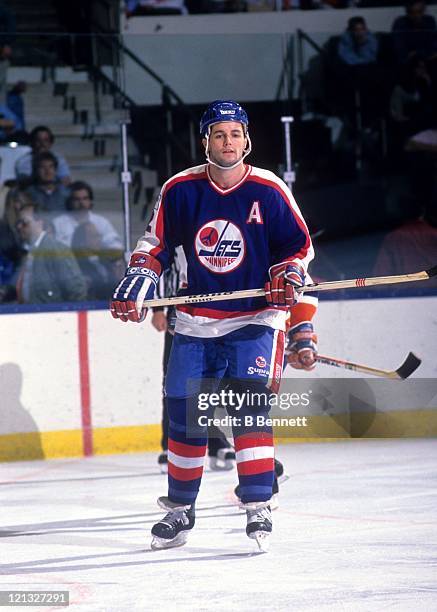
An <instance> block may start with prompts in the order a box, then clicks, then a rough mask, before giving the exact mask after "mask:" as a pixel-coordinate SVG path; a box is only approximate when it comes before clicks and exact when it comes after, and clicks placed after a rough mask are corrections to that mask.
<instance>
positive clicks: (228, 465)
mask: <svg viewBox="0 0 437 612" xmlns="http://www.w3.org/2000/svg"><path fill="white" fill-rule="evenodd" d="M209 467H210V468H211V470H215V471H220V470H223V471H224V470H232V469H233V468H234V467H235V450H234V449H233V448H232V447H229V448H219V449H218V451H217V453H216V454H215V455H209Z"/></svg>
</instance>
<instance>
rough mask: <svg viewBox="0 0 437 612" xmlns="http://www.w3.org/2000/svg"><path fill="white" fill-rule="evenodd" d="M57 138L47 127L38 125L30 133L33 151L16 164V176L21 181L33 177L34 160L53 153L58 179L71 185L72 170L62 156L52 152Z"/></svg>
mask: <svg viewBox="0 0 437 612" xmlns="http://www.w3.org/2000/svg"><path fill="white" fill-rule="evenodd" d="M54 142H55V137H54V136H53V133H52V131H51V130H50V129H49V128H48V127H46V126H45V125H38V126H37V127H35V128H34V129H33V130H32V131H31V132H30V146H31V147H32V150H31V151H30V152H29V153H26V154H25V155H23V156H22V157H20V159H18V160H17V162H16V164H15V175H16V177H17V179H18V180H19V181H26V180H30V179H31V176H32V169H33V162H34V158H35V157H36V156H37V155H39V154H41V153H51V154H52V155H54V156H55V157H56V160H57V169H56V178H57V179H58V180H59V181H61V182H62V183H63V184H64V185H68V184H69V183H70V180H71V179H70V168H69V167H68V164H67V162H66V161H65V159H64V157H63V156H62V155H59V153H55V152H54V151H52V146H53V143H54Z"/></svg>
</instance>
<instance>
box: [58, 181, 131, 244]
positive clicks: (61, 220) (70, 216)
mask: <svg viewBox="0 0 437 612" xmlns="http://www.w3.org/2000/svg"><path fill="white" fill-rule="evenodd" d="M70 191H71V193H70V197H69V198H68V199H67V202H66V208H67V212H65V213H64V214H61V215H58V216H57V217H55V218H54V219H53V220H52V227H53V232H54V235H55V238H56V239H57V240H59V241H60V242H62V243H64V244H65V245H66V246H68V247H70V248H71V245H72V239H73V234H74V231H75V230H76V228H77V227H78V226H79V225H81V224H82V223H92V224H93V225H94V226H95V228H96V230H97V232H98V235H99V236H100V240H101V247H102V250H106V251H107V250H117V251H119V250H122V249H123V245H122V241H121V238H120V236H119V234H118V233H117V231H116V230H115V228H114V226H113V225H112V223H111V222H110V221H108V219H106V218H105V217H103V216H102V215H99V214H97V213H95V212H93V210H92V208H93V205H94V194H93V190H92V187H91V185H89V184H88V183H85V182H84V181H75V182H74V183H71V185H70Z"/></svg>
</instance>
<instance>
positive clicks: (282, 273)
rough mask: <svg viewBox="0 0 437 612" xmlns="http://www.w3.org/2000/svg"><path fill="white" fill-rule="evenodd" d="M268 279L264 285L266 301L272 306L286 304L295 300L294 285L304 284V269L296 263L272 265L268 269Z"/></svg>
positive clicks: (290, 304) (291, 304)
mask: <svg viewBox="0 0 437 612" xmlns="http://www.w3.org/2000/svg"><path fill="white" fill-rule="evenodd" d="M269 275H270V281H269V282H267V283H266V284H265V285H264V290H265V292H266V300H267V303H268V304H270V305H272V306H288V307H289V308H290V307H291V306H293V304H295V303H296V302H297V294H296V290H295V287H301V286H302V285H304V284H305V271H304V269H303V267H302V266H301V265H300V264H299V263H297V262H293V263H291V262H290V263H285V264H283V263H282V264H277V265H276V266H272V267H271V268H270V270H269Z"/></svg>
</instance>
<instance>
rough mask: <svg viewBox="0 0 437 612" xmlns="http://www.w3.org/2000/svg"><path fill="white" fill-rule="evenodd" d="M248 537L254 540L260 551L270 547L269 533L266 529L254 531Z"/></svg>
mask: <svg viewBox="0 0 437 612" xmlns="http://www.w3.org/2000/svg"><path fill="white" fill-rule="evenodd" d="M249 538H251V539H252V540H256V543H257V544H258V549H259V551H260V552H264V553H265V552H268V551H269V548H270V533H268V532H267V531H254V532H253V533H251V534H250V536H249Z"/></svg>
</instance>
